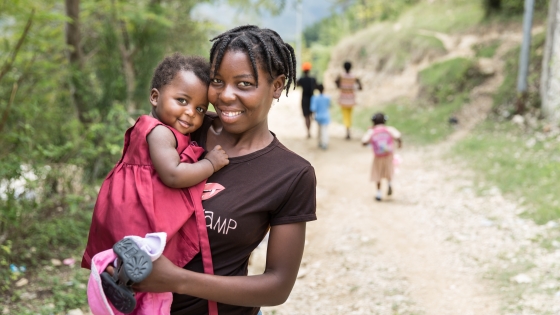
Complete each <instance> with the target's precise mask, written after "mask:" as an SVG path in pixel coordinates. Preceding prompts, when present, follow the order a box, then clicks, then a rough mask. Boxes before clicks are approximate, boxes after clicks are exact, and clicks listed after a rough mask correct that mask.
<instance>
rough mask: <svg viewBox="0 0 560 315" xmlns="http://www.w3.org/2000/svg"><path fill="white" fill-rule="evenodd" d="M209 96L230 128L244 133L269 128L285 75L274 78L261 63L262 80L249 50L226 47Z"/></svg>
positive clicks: (225, 124)
mask: <svg viewBox="0 0 560 315" xmlns="http://www.w3.org/2000/svg"><path fill="white" fill-rule="evenodd" d="M212 71H213V73H212V74H211V75H212V80H211V82H210V87H209V88H208V100H209V101H210V103H212V104H213V105H214V108H216V112H217V113H218V116H219V117H220V120H221V121H222V125H223V127H224V129H225V130H226V131H227V132H230V133H234V134H241V133H244V132H247V131H250V130H259V128H263V129H264V130H266V131H268V123H267V116H268V111H269V110H270V106H271V104H272V101H273V99H275V98H279V97H280V94H281V93H282V90H283V88H284V81H285V78H286V77H285V76H284V75H280V76H278V77H277V78H275V79H274V80H272V82H270V74H269V73H268V72H267V71H264V70H263V69H262V67H261V66H260V65H258V73H259V82H258V87H257V80H256V78H255V76H254V75H253V67H252V66H251V61H250V59H249V57H248V55H247V53H246V52H243V51H231V50H229V51H226V53H225V54H224V57H223V59H222V62H221V64H220V67H219V69H215V64H213V65H212Z"/></svg>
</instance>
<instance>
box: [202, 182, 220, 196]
mask: <svg viewBox="0 0 560 315" xmlns="http://www.w3.org/2000/svg"><path fill="white" fill-rule="evenodd" d="M224 189H226V188H225V187H224V186H222V185H220V184H218V183H206V184H204V190H203V191H202V200H207V199H210V198H212V197H214V196H216V195H217V194H218V193H219V192H220V191H222V190H224Z"/></svg>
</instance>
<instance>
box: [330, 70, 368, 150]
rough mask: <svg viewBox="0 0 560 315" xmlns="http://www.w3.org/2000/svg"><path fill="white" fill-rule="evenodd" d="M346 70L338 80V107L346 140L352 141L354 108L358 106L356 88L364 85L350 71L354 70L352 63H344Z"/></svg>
mask: <svg viewBox="0 0 560 315" xmlns="http://www.w3.org/2000/svg"><path fill="white" fill-rule="evenodd" d="M343 66H344V70H345V71H346V72H345V73H344V74H343V75H339V76H338V77H337V78H336V81H335V83H336V87H337V88H339V89H340V96H339V98H338V105H340V109H341V111H342V121H343V123H344V126H346V140H350V127H352V108H353V107H354V105H356V95H355V94H354V91H355V90H356V87H357V88H358V89H360V90H361V89H362V83H361V82H360V79H358V78H356V77H355V76H354V75H353V74H352V73H350V69H352V63H351V62H350V61H346V62H344V65H343Z"/></svg>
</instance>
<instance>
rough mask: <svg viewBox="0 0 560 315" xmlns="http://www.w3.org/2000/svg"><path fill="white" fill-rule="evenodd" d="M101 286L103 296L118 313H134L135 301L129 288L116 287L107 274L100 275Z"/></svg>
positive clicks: (113, 280)
mask: <svg viewBox="0 0 560 315" xmlns="http://www.w3.org/2000/svg"><path fill="white" fill-rule="evenodd" d="M101 286H102V287H103V293H105V296H106V297H107V298H108V299H109V301H111V304H113V306H114V307H115V308H116V309H117V310H118V311H119V312H121V313H125V314H128V313H131V312H132V311H134V308H136V299H135V298H134V293H133V292H132V290H131V289H130V288H127V287H125V286H120V285H118V284H117V283H116V282H115V279H113V277H111V275H110V274H108V273H107V272H103V273H101Z"/></svg>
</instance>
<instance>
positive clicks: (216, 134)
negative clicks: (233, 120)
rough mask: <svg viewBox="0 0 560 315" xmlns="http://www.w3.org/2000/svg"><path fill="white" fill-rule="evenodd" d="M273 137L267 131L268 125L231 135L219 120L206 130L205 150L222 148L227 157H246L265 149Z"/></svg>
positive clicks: (264, 124) (265, 123)
mask: <svg viewBox="0 0 560 315" xmlns="http://www.w3.org/2000/svg"><path fill="white" fill-rule="evenodd" d="M273 140H274V136H273V135H272V134H271V133H270V131H269V130H268V123H267V122H266V121H265V122H264V123H263V124H261V125H258V126H255V127H254V128H252V129H249V130H247V131H245V132H243V133H240V134H233V133H230V132H228V131H227V130H225V129H224V128H223V126H222V123H221V121H220V120H219V119H216V120H214V123H213V124H212V126H211V127H210V129H208V137H207V140H206V149H207V150H211V149H212V148H214V146H216V145H218V144H219V145H220V146H222V148H223V149H224V150H225V151H226V153H227V155H228V156H229V157H238V156H243V155H247V154H250V153H253V152H256V151H258V150H261V149H264V148H266V147H267V146H268V145H269V144H270V143H271V142H272V141H273Z"/></svg>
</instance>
